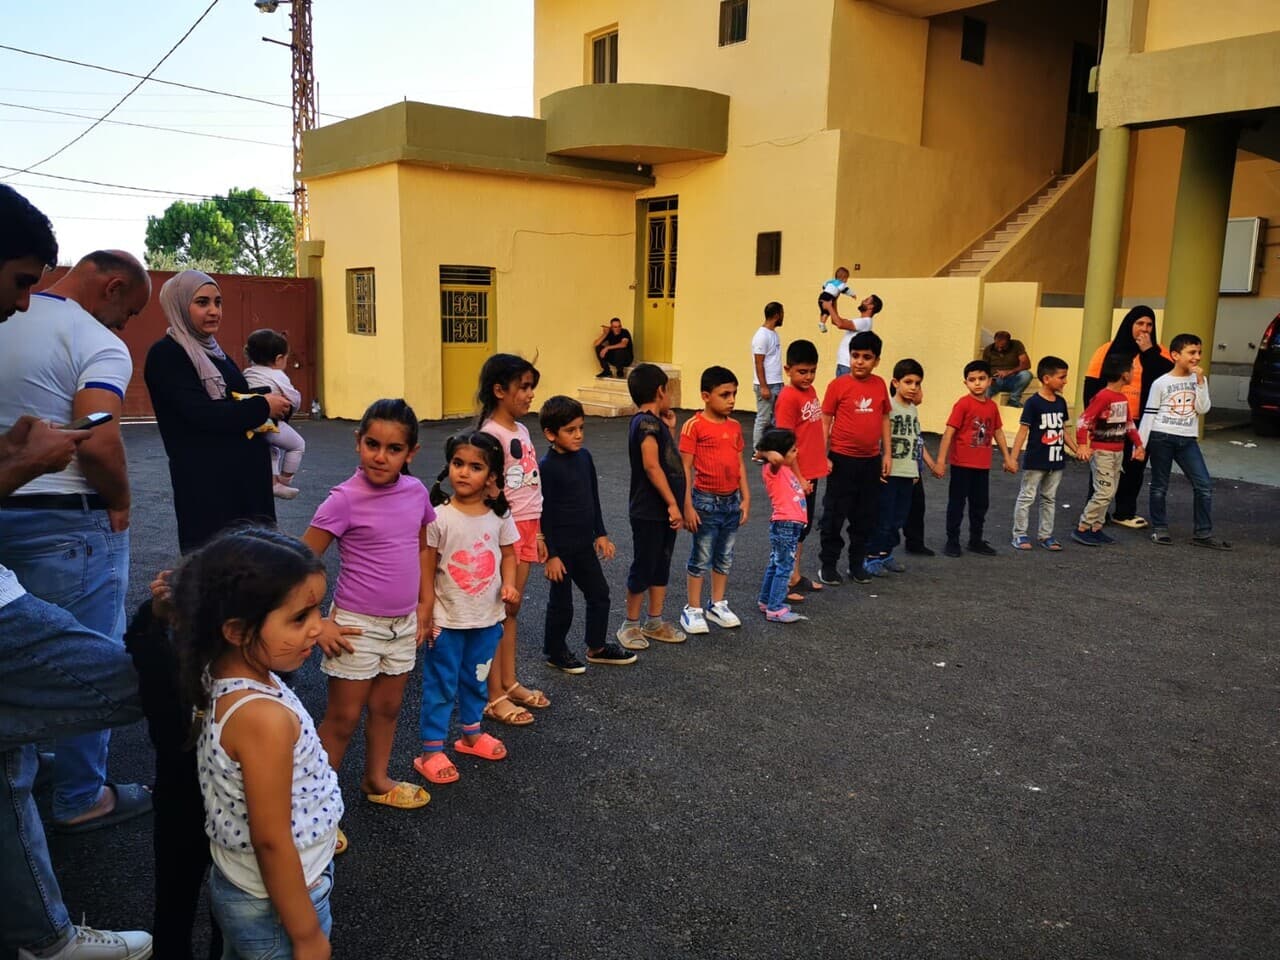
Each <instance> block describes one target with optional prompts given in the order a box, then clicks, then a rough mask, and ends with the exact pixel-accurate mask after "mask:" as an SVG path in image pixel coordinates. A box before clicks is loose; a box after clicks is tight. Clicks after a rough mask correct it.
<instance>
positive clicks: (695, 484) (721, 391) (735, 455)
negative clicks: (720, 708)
mask: <svg viewBox="0 0 1280 960" xmlns="http://www.w3.org/2000/svg"><path fill="white" fill-rule="evenodd" d="M737 399H738V378H737V377H735V376H734V375H733V371H732V370H730V369H728V368H727V367H708V368H707V369H706V370H704V371H702V403H703V409H702V410H700V411H699V412H698V413H695V414H694V415H693V416H692V417H690V418H689V419H688V420H686V421H685V424H684V428H683V429H682V430H681V431H680V459H681V461H682V462H683V464H684V486H685V490H686V493H685V496H684V525H685V526H686V527H688V528H689V531H690V532H691V533H692V534H693V548H692V550H691V551H690V552H689V566H688V573H689V579H688V586H689V602H688V603H687V604H686V605H685V608H684V611H683V612H682V613H681V614H680V626H681V627H682V628H683V629H684V631H685V633H689V634H693V633H706V632H707V621H708V620H710V621H711V622H712V623H714V624H718V625H719V626H721V627H725V628H732V627H740V626H742V621H741V620H739V619H738V616H737V614H735V613H734V612H733V611H732V610H730V609H729V601H728V600H726V599H725V598H724V592H725V588H726V587H727V586H728V584H729V567H730V566H732V564H733V541H734V538H735V537H736V536H737V534H738V527H739V525H740V524H743V523H746V522H747V516H748V514H749V513H750V510H751V491H750V490H749V489H748V488H747V474H746V471H744V470H743V469H742V466H743V465H742V448H743V443H742V427H740V426H739V425H738V421H737V420H735V419H733V406H734V404H735V403H736V402H737ZM708 566H710V567H711V606H710V607H708V608H707V610H706V611H705V613H704V612H703V609H702V580H703V578H704V577H705V576H706V575H707V567H708Z"/></svg>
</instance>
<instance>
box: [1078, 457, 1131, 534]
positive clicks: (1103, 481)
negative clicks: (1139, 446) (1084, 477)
mask: <svg viewBox="0 0 1280 960" xmlns="http://www.w3.org/2000/svg"><path fill="white" fill-rule="evenodd" d="M1123 460H1124V452H1123V451H1121V450H1095V451H1093V458H1092V459H1091V460H1090V461H1089V475H1090V476H1091V477H1093V493H1092V494H1091V495H1090V497H1089V500H1088V502H1087V503H1086V504H1085V505H1084V511H1083V512H1082V513H1081V514H1080V526H1082V527H1089V528H1091V529H1092V528H1094V527H1101V526H1102V525H1103V524H1104V523H1106V521H1107V510H1108V508H1109V507H1110V506H1111V501H1112V500H1114V499H1115V497H1116V482H1117V481H1118V480H1119V479H1120V463H1121V461H1123Z"/></svg>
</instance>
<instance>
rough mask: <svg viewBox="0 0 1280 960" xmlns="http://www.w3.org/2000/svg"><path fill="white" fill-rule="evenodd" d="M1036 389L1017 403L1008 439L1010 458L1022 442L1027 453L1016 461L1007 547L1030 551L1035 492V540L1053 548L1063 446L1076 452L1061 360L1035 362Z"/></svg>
mask: <svg viewBox="0 0 1280 960" xmlns="http://www.w3.org/2000/svg"><path fill="white" fill-rule="evenodd" d="M1036 378H1037V379H1038V380H1039V381H1040V389H1039V390H1038V391H1036V393H1035V394H1034V395H1032V397H1031V399H1029V400H1027V401H1026V402H1025V403H1023V405H1022V416H1021V417H1020V418H1019V420H1018V434H1017V436H1015V437H1014V438H1013V460H1014V462H1015V463H1017V461H1018V454H1019V453H1021V452H1022V448H1023V446H1024V445H1025V446H1026V448H1027V457H1026V459H1025V460H1024V461H1023V462H1022V486H1021V488H1020V489H1019V490H1018V499H1017V500H1016V501H1015V502H1014V505H1013V540H1012V541H1011V542H1012V544H1013V548H1014V549H1015V550H1030V549H1031V540H1030V539H1029V538H1028V537H1027V528H1028V525H1029V524H1030V522H1031V504H1032V503H1034V502H1035V499H1036V494H1039V495H1040V525H1039V527H1038V528H1037V530H1036V543H1038V544H1040V546H1042V547H1043V548H1044V549H1046V550H1052V551H1055V552H1056V551H1059V550H1061V549H1062V544H1061V543H1059V542H1058V541H1057V539H1055V538H1054V536H1053V511H1054V508H1055V507H1056V506H1057V495H1058V483H1059V482H1060V481H1061V480H1062V469H1063V467H1064V466H1066V458H1065V457H1064V456H1063V445H1064V441H1065V445H1066V446H1067V447H1069V448H1070V450H1071V452H1072V454H1075V453H1076V442H1075V437H1073V436H1072V435H1071V433H1070V431H1069V430H1067V426H1066V424H1067V401H1066V400H1064V399H1063V398H1062V391H1063V390H1065V389H1066V387H1067V361H1065V360H1061V359H1059V358H1058V357H1045V358H1044V359H1043V360H1041V361H1040V363H1039V364H1038V365H1037V366H1036Z"/></svg>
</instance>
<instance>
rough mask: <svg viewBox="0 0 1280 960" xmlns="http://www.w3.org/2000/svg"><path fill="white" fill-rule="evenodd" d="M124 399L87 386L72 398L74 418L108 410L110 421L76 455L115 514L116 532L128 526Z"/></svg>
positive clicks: (72, 415) (93, 484)
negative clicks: (122, 432)
mask: <svg viewBox="0 0 1280 960" xmlns="http://www.w3.org/2000/svg"><path fill="white" fill-rule="evenodd" d="M123 409H124V401H123V400H121V398H120V396H119V395H118V394H116V393H114V392H113V391H111V390H104V389H102V388H101V387H85V388H84V389H83V390H79V391H77V392H76V395H75V397H74V398H73V399H72V401H71V418H72V419H73V420H76V419H79V418H80V417H83V416H86V415H87V414H90V413H98V412H102V413H109V414H111V420H110V422H108V423H104V424H103V425H102V426H100V427H95V428H94V429H93V430H92V431H90V433H89V439H87V440H85V441H84V442H83V443H81V444H80V446H79V447H78V448H77V450H76V458H77V459H78V460H79V462H80V469H81V470H82V471H83V472H84V478H85V479H86V480H88V481H89V485H90V486H91V487H93V489H94V490H96V491H98V494H99V495H100V496H101V497H102V499H104V500H106V501H107V509H108V510H109V511H111V512H112V513H113V514H115V516H113V517H112V518H111V528H112V529H113V530H115V531H116V532H117V533H118V532H120V531H121V530H124V529H125V528H127V527H128V526H129V503H130V499H129V465H128V462H127V461H126V459H125V452H124V438H123V437H122V436H121V435H120V415H121V413H122V411H123Z"/></svg>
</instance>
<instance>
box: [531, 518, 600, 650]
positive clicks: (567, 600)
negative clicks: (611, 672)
mask: <svg viewBox="0 0 1280 960" xmlns="http://www.w3.org/2000/svg"><path fill="white" fill-rule="evenodd" d="M557 548H558V549H559V552H558V554H557V556H558V557H559V558H560V562H561V563H563V564H564V577H562V578H561V580H560V582H559V583H556V582H554V581H553V582H552V584H551V591H550V596H549V597H548V598H547V618H546V622H545V626H544V627H543V631H542V652H543V653H545V654H546V655H547V656H548V657H553V656H556V655H559V654H564V653H567V652H568V651H569V646H568V644H566V643H565V637H567V636H568V635H569V627H571V626H572V625H573V587H574V584H577V586H578V589H579V590H581V591H582V596H583V599H584V600H586V602H587V620H586V628H585V630H586V641H587V649H588V650H599V649H600V648H601V647H603V646H604V635H605V631H606V630H607V629H608V627H609V584H608V582H607V581H606V580H605V578H604V571H603V570H601V569H600V558H599V557H597V556H596V548H595V544H593V543H590V542H588V543H585V544H583V545H581V546H577V547H574V546H570V547H567V548H560V547H559V544H557Z"/></svg>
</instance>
